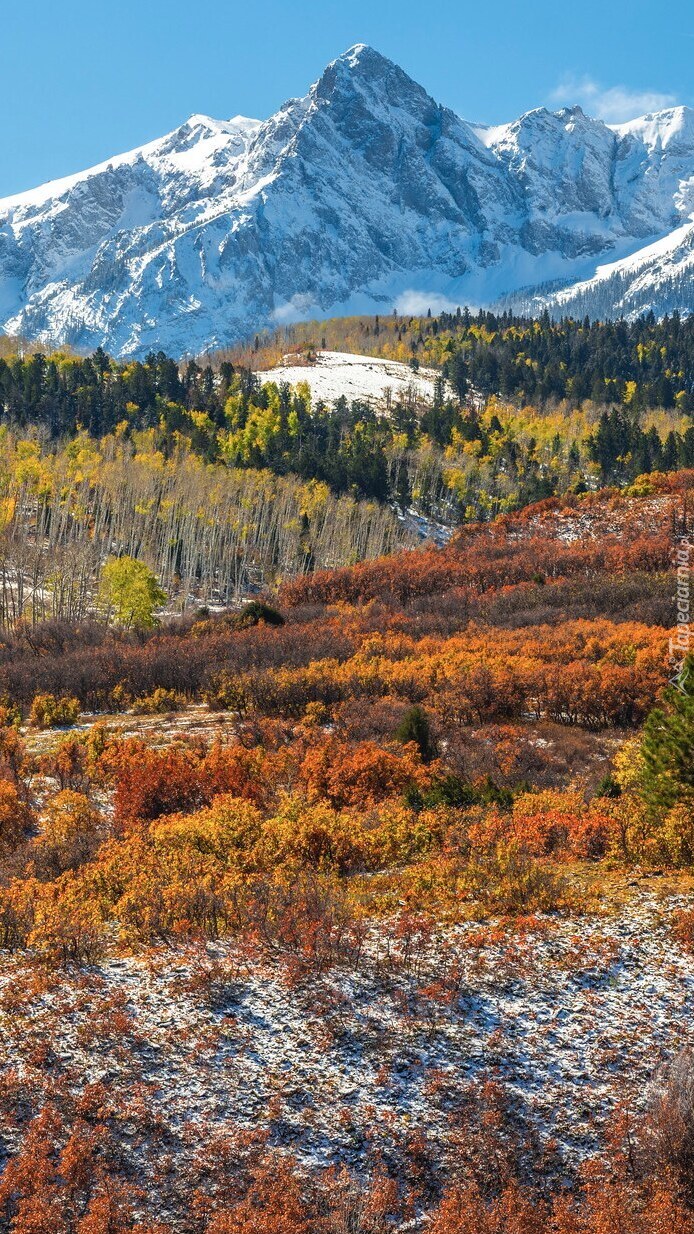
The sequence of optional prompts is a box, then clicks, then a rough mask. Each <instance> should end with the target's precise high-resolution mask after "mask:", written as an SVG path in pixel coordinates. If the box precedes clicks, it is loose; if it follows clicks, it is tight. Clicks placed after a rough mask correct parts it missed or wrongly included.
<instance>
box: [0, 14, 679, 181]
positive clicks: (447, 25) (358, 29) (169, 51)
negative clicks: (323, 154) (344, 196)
mask: <svg viewBox="0 0 694 1234" xmlns="http://www.w3.org/2000/svg"><path fill="white" fill-rule="evenodd" d="M0 40H1V41H0V89H1V91H2V98H3V123H2V125H0V196H4V195H6V194H8V193H13V192H18V191H20V190H22V189H25V188H31V187H33V186H34V185H36V184H40V183H41V182H42V181H44V180H47V179H52V178H55V177H56V176H60V175H67V174H68V173H70V172H72V171H78V170H80V169H81V168H83V167H88V166H89V165H90V164H92V163H96V162H99V161H100V160H102V159H105V158H108V157H109V156H110V155H112V154H116V153H119V152H120V151H123V150H127V149H129V148H131V147H132V146H137V145H141V144H142V143H143V142H145V141H148V140H150V139H152V138H154V137H158V136H161V135H162V134H163V133H165V132H167V131H168V130H169V129H171V128H174V127H175V126H176V125H177V124H179V123H180V122H181V121H182V120H184V119H185V118H186V117H187V116H188V115H190V114H191V113H193V112H205V113H207V114H209V115H213V116H217V117H228V116H231V115H234V114H236V113H238V112H240V113H242V114H245V115H251V116H258V117H260V118H263V117H265V116H267V115H269V114H270V113H271V112H272V111H274V110H275V108H276V107H277V106H278V105H279V104H280V103H282V102H283V101H284V100H285V99H286V98H289V97H290V96H292V95H297V94H303V93H304V92H305V90H306V88H307V87H308V86H309V84H310V83H311V82H312V81H313V80H315V78H316V77H317V76H318V75H319V73H320V71H321V69H322V68H323V67H324V65H325V64H326V63H327V62H328V61H329V60H331V59H333V58H334V57H335V56H336V55H338V54H339V53H340V52H341V51H344V50H345V49H346V48H347V47H349V46H351V45H352V44H353V43H357V42H364V43H370V44H371V45H372V46H374V47H376V48H378V50H379V51H381V52H383V53H384V54H385V55H387V56H389V57H390V58H391V59H393V60H396V61H397V62H398V63H399V64H401V65H402V66H403V68H405V69H406V70H407V71H408V72H409V73H410V74H411V76H413V77H414V78H416V79H417V80H418V81H420V82H421V83H422V85H424V86H426V88H427V89H428V90H429V92H430V93H431V94H433V95H434V97H435V98H436V99H437V100H438V101H439V102H442V103H446V104H447V105H448V106H450V107H452V108H454V109H455V110H456V111H458V112H459V113H460V114H461V115H463V116H465V117H466V118H467V119H470V120H477V121H487V122H489V123H499V122H501V121H503V120H508V119H512V118H514V117H515V116H517V115H519V114H520V113H521V112H523V111H527V110H528V109H529V108H531V107H536V106H539V105H541V104H552V105H560V104H562V103H564V102H580V103H581V104H582V105H583V106H584V107H585V109H586V110H587V111H591V112H592V113H593V114H601V115H603V117H604V118H605V119H608V120H616V119H621V118H627V117H628V116H630V115H632V116H633V115H637V114H639V113H640V112H642V111H644V110H648V109H649V108H651V107H653V106H657V105H661V104H667V103H668V102H670V101H676V102H683V103H694V83H693V81H692V70H691V63H692V57H693V56H694V6H692V4H691V0H670V2H669V3H668V5H667V6H660V11H659V12H657V6H656V3H655V0H647V2H646V0H631V2H629V3H627V0H619V2H615V0H582V2H581V3H580V4H574V5H566V4H560V3H558V2H557V0H525V2H524V3H513V2H512V0H497V3H495V4H492V5H490V4H485V3H484V0H477V2H476V3H470V2H469V0H457V2H456V0H435V2H434V3H428V4H425V3H423V2H422V0H343V2H342V3H336V2H334V0H321V2H320V3H319V2H314V0H295V2H294V3H287V0H256V3H255V4H252V3H251V2H250V0H247V2H246V3H244V4H239V3H237V2H236V0H227V2H226V3H224V2H222V0H117V2H109V0H89V2H88V0H63V3H61V4H56V3H55V0H23V2H22V3H21V4H14V5H12V6H6V7H5V11H4V12H3V17H2V33H1V35H0Z"/></svg>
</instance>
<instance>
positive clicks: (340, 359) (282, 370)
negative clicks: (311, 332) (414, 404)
mask: <svg viewBox="0 0 694 1234" xmlns="http://www.w3.org/2000/svg"><path fill="white" fill-rule="evenodd" d="M256 376H257V377H258V379H259V380H260V381H261V382H262V383H263V384H265V383H266V382H268V381H274V382H277V384H278V385H280V384H281V383H282V382H284V381H286V382H289V384H290V385H296V384H297V382H299V381H305V382H306V383H307V385H308V386H309V387H310V389H311V394H312V396H313V398H314V400H318V399H322V400H323V401H324V402H326V403H331V402H334V401H335V399H338V398H340V396H341V395H343V394H344V396H345V398H346V399H347V400H348V401H349V402H351V401H352V400H353V399H361V400H365V401H368V402H381V401H382V400H383V399H387V397H388V393H387V392H388V391H390V394H391V396H392V398H393V399H394V400H395V399H402V398H404V397H406V396H408V395H410V394H414V396H415V397H417V398H419V399H426V400H428V401H431V400H432V398H433V395H434V383H435V381H436V378H437V376H438V374H437V372H436V370H435V369H428V368H420V369H419V370H418V371H417V372H416V373H415V372H414V370H413V369H411V368H410V366H409V365H408V364H401V363H400V362H399V361H397V360H380V359H378V358H377V357H375V356H354V355H350V354H349V353H348V352H341V351H319V352H318V353H317V357H316V362H315V364H282V365H278V366H277V368H273V369H267V370H265V371H264V372H258V373H257V374H256Z"/></svg>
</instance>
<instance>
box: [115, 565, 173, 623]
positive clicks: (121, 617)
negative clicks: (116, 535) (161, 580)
mask: <svg viewBox="0 0 694 1234" xmlns="http://www.w3.org/2000/svg"><path fill="white" fill-rule="evenodd" d="M165 602H166V592H165V591H162V589H161V587H160V586H159V584H158V582H157V579H156V576H155V575H154V574H153V573H152V571H151V570H150V569H149V567H148V566H146V565H145V564H144V562H142V561H138V560H137V558H136V557H109V559H108V561H106V562H105V563H104V565H103V567H102V570H101V575H100V578H99V607H100V609H101V611H102V612H103V613H104V614H105V616H106V619H107V621H115V622H116V623H117V624H118V625H120V626H124V627H125V628H126V629H128V630H129V629H133V628H137V629H141V630H143V629H144V630H147V629H151V628H152V626H154V625H156V619H155V616H154V613H155V610H156V609H157V608H160V607H161V605H162V604H164V603H165Z"/></svg>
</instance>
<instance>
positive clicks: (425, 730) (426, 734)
mask: <svg viewBox="0 0 694 1234" xmlns="http://www.w3.org/2000/svg"><path fill="white" fill-rule="evenodd" d="M395 739H396V741H401V742H402V743H403V745H407V743H408V742H410V741H413V742H414V743H415V745H416V746H418V748H419V753H420V754H421V756H422V762H424V763H430V762H431V761H432V759H434V758H436V755H437V753H438V751H437V748H436V741H435V740H434V737H433V735H432V732H431V727H430V725H429V717H428V716H427V713H426V711H425V710H424V708H423V707H420V706H419V705H418V704H415V706H414V707H410V708H409V710H408V711H406V712H405V715H404V716H403V718H402V720H401V722H400V724H399V725H398V727H397V729H396V731H395Z"/></svg>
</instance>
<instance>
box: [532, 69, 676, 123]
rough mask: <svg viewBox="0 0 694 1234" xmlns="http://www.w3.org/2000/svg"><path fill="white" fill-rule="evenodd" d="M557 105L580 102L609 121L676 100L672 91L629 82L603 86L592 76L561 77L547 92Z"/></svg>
mask: <svg viewBox="0 0 694 1234" xmlns="http://www.w3.org/2000/svg"><path fill="white" fill-rule="evenodd" d="M549 101H550V102H551V103H552V104H554V105H556V106H560V107H564V106H573V105H575V104H576V103H580V104H581V106H582V107H583V108H584V109H585V110H586V111H587V112H588V113H589V114H590V115H591V116H597V118H598V119H599V120H605V121H606V122H607V123H608V124H620V123H622V121H624V120H633V119H634V118H635V117H636V116H643V115H645V114H646V113H647V112H649V111H660V110H661V109H662V108H663V107H672V106H673V104H674V103H676V102H677V100H676V99H675V97H674V95H672V94H661V93H659V91H657V90H632V89H630V88H629V86H602V85H601V84H600V83H599V82H597V81H594V80H593V78H592V77H564V78H562V80H561V81H560V83H559V85H558V86H557V87H556V89H555V90H553V91H552V93H551V95H550V96H549Z"/></svg>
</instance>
